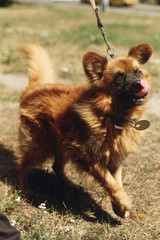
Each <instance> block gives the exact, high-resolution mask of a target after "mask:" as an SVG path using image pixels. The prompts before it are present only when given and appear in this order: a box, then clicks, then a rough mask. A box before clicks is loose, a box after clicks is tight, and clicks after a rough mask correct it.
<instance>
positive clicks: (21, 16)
mask: <svg viewBox="0 0 160 240" xmlns="http://www.w3.org/2000/svg"><path fill="white" fill-rule="evenodd" d="M100 15H101V19H102V20H103V23H104V30H105V32H106V35H107V38H108V40H109V42H110V45H111V46H112V47H114V49H115V53H116V55H121V54H127V51H128V49H129V48H130V47H131V46H132V45H134V44H137V43H142V42H148V43H150V44H151V45H152V46H153V48H154V50H155V51H154V55H153V57H152V59H151V60H150V64H148V66H147V67H148V69H149V71H150V73H151V75H152V76H153V78H154V86H153V88H154V91H159V90H158V89H160V88H159V87H160V83H159V76H160V70H159V63H160V59H159V53H160V50H159V40H160V32H159V23H158V21H157V18H154V17H149V18H148V17H147V16H138V17H135V15H134V14H129V16H128V14H120V13H114V12H112V11H111V12H110V13H109V14H107V15H106V14H105V13H102V12H101V13H100ZM33 19H34V21H33ZM86 21H87V24H86ZM0 36H1V37H0V45H1V52H0V62H1V65H0V71H1V72H3V73H16V74H17V73H18V74H19V73H25V69H26V68H25V64H24V62H23V61H22V58H21V56H20V55H19V53H18V51H17V47H18V46H19V45H21V44H22V43H24V42H33V43H38V44H41V45H43V46H44V47H45V48H46V49H47V51H48V52H49V53H50V56H51V58H52V60H53V62H54V63H55V66H56V71H57V73H58V74H59V75H60V76H61V77H63V76H64V73H63V71H62V69H63V68H64V67H67V68H68V72H67V73H65V79H69V80H71V81H72V82H73V83H77V82H83V81H84V74H83V68H82V63H81V62H82V58H83V55H84V54H85V53H86V52H87V51H96V52H98V53H100V54H102V55H105V54H106V46H105V44H104V41H103V38H102V36H101V33H100V30H99V29H98V28H97V25H96V18H95V15H94V12H93V11H92V9H80V8H69V7H57V6H36V7H34V6H19V5H13V6H12V7H11V8H5V9H0ZM20 61H21V62H22V64H19V62H20Z"/></svg>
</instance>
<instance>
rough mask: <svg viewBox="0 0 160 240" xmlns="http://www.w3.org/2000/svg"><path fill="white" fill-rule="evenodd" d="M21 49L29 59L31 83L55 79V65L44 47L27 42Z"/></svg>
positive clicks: (49, 81) (42, 82) (47, 81)
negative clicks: (53, 65)
mask: <svg viewBox="0 0 160 240" xmlns="http://www.w3.org/2000/svg"><path fill="white" fill-rule="evenodd" d="M20 51H21V53H22V54H23V55H24V56H25V57H26V58H27V60H28V73H29V85H33V84H44V83H51V82H52V81H53V67H52V65H51V61H50V59H49V56H48V54H47V53H46V51H45V50H44V48H42V47H41V46H39V45H35V44H30V43H26V44H24V45H22V46H21V47H20Z"/></svg>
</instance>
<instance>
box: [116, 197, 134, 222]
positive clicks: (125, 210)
mask: <svg viewBox="0 0 160 240" xmlns="http://www.w3.org/2000/svg"><path fill="white" fill-rule="evenodd" d="M115 200H116V201H115ZM131 207H132V204H131V201H130V199H129V197H128V196H127V194H126V193H125V192H123V194H122V192H121V194H117V195H116V198H115V199H114V201H113V200H112V208H113V211H114V213H115V214H116V215H117V216H119V217H121V218H127V217H129V215H130V214H129V211H130V209H131Z"/></svg>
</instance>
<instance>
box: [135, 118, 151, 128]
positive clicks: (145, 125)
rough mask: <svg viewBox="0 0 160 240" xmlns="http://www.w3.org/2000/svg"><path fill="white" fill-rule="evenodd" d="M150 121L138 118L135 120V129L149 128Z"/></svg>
mask: <svg viewBox="0 0 160 240" xmlns="http://www.w3.org/2000/svg"><path fill="white" fill-rule="evenodd" d="M149 126H150V122H149V121H148V120H139V121H138V122H136V125H135V129H137V130H145V129H147V128H149Z"/></svg>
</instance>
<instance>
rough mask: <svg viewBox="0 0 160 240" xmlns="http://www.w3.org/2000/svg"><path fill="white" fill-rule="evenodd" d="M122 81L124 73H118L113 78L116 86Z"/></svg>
mask: <svg viewBox="0 0 160 240" xmlns="http://www.w3.org/2000/svg"><path fill="white" fill-rule="evenodd" d="M123 79H124V73H118V74H116V75H115V77H114V81H115V82H116V83H117V84H118V83H119V82H121V81H122V80H123Z"/></svg>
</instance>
